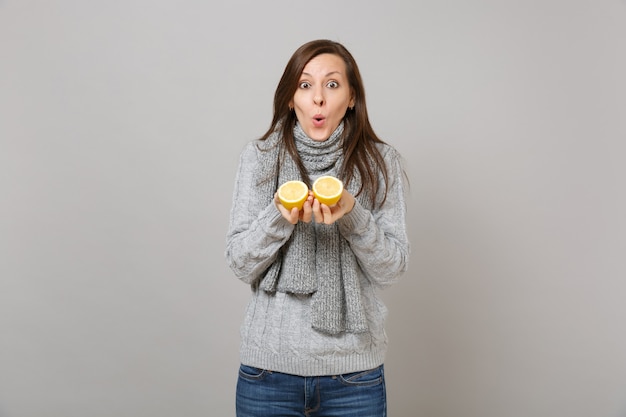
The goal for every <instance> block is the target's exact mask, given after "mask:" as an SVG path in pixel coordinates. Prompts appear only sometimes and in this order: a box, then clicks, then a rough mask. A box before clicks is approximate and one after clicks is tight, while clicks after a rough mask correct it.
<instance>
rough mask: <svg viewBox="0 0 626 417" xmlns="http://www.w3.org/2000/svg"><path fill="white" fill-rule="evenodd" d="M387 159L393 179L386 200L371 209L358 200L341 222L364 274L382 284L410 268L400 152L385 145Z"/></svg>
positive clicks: (372, 281)
mask: <svg viewBox="0 0 626 417" xmlns="http://www.w3.org/2000/svg"><path fill="white" fill-rule="evenodd" d="M384 158H385V162H386V163H387V169H388V181H389V187H388V192H387V198H386V200H385V203H384V204H383V205H382V207H378V208H376V209H374V210H372V211H370V210H368V209H367V208H365V207H364V206H363V205H361V204H360V203H359V201H358V200H357V201H356V203H355V206H354V208H353V209H352V210H351V211H350V213H348V214H346V215H345V216H343V217H342V218H341V219H339V221H338V224H339V231H340V233H341V234H342V235H343V236H344V237H345V238H346V239H347V240H348V242H349V243H350V248H351V249H352V251H353V252H354V254H355V255H356V257H357V260H358V263H359V266H360V267H361V269H362V271H363V273H364V274H365V276H366V277H367V278H368V279H369V281H370V282H371V283H372V284H374V285H376V286H378V287H386V286H388V285H391V284H392V283H394V282H395V281H397V279H398V278H399V277H400V275H401V274H402V273H403V272H405V271H406V269H407V267H408V259H409V252H410V247H409V240H408V236H407V232H406V220H405V218H406V200H405V192H406V190H405V181H404V171H403V169H402V166H401V159H400V155H399V154H398V152H397V151H396V150H395V149H393V148H392V147H390V146H385V148H384ZM383 187H384V185H383ZM381 192H382V191H381Z"/></svg>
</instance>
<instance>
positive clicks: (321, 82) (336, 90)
mask: <svg viewBox="0 0 626 417" xmlns="http://www.w3.org/2000/svg"><path fill="white" fill-rule="evenodd" d="M291 105H292V106H293V108H294V110H295V112H296V117H297V118H298V122H300V125H301V126H302V130H304V133H306V134H307V136H308V137H310V138H311V139H313V140H316V141H325V140H326V139H328V138H329V137H330V135H331V134H332V133H333V132H334V131H335V129H337V126H339V123H341V120H342V119H343V116H344V115H345V114H346V111H347V109H348V107H352V106H354V99H353V97H352V89H351V88H350V85H349V83H348V76H347V74H346V64H345V63H344V62H343V59H342V58H340V57H339V56H338V55H334V54H322V55H318V56H316V57H315V58H313V59H311V60H310V61H309V62H308V63H307V64H306V66H305V67H304V69H303V70H302V74H301V75H300V81H299V82H298V89H297V90H296V93H295V94H294V96H293V100H292V102H291Z"/></svg>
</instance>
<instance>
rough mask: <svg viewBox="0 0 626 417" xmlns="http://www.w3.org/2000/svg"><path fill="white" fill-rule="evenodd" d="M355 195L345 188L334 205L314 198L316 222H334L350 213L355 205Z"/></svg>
mask: <svg viewBox="0 0 626 417" xmlns="http://www.w3.org/2000/svg"><path fill="white" fill-rule="evenodd" d="M354 202H355V199H354V196H353V195H352V194H350V193H349V192H348V191H346V190H345V189H344V190H343V193H342V194H341V198H340V199H339V201H338V202H337V204H335V205H334V206H332V207H329V206H327V205H326V204H322V203H320V202H319V201H318V200H317V199H314V200H313V216H314V217H315V222H316V223H325V224H333V223H334V222H336V221H337V220H339V219H341V218H342V217H343V216H344V215H346V214H347V213H350V211H351V210H352V208H353V207H354Z"/></svg>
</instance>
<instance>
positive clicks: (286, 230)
mask: <svg viewBox="0 0 626 417" xmlns="http://www.w3.org/2000/svg"><path fill="white" fill-rule="evenodd" d="M261 218H263V219H264V221H263V225H264V226H263V229H264V230H265V232H266V233H267V234H269V235H273V236H279V237H285V236H290V235H291V233H292V232H293V229H294V227H295V225H293V224H291V223H289V221H287V219H285V218H284V217H283V215H282V214H280V211H278V209H277V208H276V206H274V204H270V205H268V206H267V207H266V208H265V209H264V210H263V212H262V214H261Z"/></svg>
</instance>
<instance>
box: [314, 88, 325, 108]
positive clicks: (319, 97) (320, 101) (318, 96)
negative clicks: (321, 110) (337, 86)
mask: <svg viewBox="0 0 626 417" xmlns="http://www.w3.org/2000/svg"><path fill="white" fill-rule="evenodd" d="M313 102H314V103H315V104H316V105H318V106H322V105H324V96H323V94H322V92H321V91H316V92H315V95H314V96H313Z"/></svg>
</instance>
